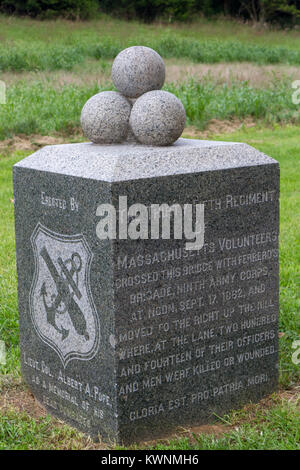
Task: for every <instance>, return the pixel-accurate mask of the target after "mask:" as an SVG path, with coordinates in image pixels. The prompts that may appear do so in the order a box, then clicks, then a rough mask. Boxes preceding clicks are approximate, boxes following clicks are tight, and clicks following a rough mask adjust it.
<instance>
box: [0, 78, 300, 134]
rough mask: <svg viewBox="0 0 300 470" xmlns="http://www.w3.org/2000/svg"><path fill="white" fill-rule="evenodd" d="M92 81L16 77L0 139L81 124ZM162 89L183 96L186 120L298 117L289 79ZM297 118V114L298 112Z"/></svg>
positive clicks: (2, 112)
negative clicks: (55, 82) (262, 85)
mask: <svg viewBox="0 0 300 470" xmlns="http://www.w3.org/2000/svg"><path fill="white" fill-rule="evenodd" d="M107 89H111V87H110V86H107V87H103V88H101V89H99V88H98V86H97V85H93V86H89V87H86V86H79V85H67V86H64V87H62V88H60V89H57V88H55V87H53V86H51V84H50V82H49V84H48V83H47V82H44V81H43V82H34V83H32V84H30V83H24V82H18V83H17V84H16V85H13V86H11V87H9V88H8V90H7V104H5V105H1V106H0V139H5V138H8V137H12V136H13V135H14V134H28V135H29V134H34V133H39V134H49V133H51V132H53V131H58V132H64V133H66V132H67V133H68V132H70V131H72V129H74V128H77V127H79V118H80V112H81V109H82V107H83V105H84V103H85V102H86V101H87V100H88V99H89V98H90V97H91V96H92V95H94V94H96V93H98V92H99V91H101V90H107ZM164 89H166V90H168V91H170V92H172V93H174V94H175V95H177V96H178V97H179V98H180V99H181V101H182V102H183V104H184V106H185V109H186V114H187V125H195V126H197V127H199V128H203V127H205V125H206V123H207V122H208V121H209V120H211V119H213V118H214V119H230V118H232V117H237V118H240V119H243V118H245V117H247V116H252V117H253V118H255V119H266V120H267V121H269V122H276V121H289V120H293V121H295V113H296V110H297V107H296V106H295V105H294V104H293V103H292V99H291V91H292V90H291V88H290V83H289V82H284V81H282V82H274V83H273V84H272V85H271V86H270V87H269V88H266V89H258V88H254V87H251V86H250V85H249V83H248V82H233V83H232V84H231V85H230V86H229V85H227V84H223V85H220V84H216V83H215V82H213V80H212V79H211V77H210V76H208V77H206V79H202V80H201V82H197V81H195V80H189V81H187V82H185V83H183V84H179V85H175V84H168V85H165V87H164ZM297 119H299V118H297Z"/></svg>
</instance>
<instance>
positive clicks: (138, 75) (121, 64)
mask: <svg viewBox="0 0 300 470" xmlns="http://www.w3.org/2000/svg"><path fill="white" fill-rule="evenodd" d="M112 80H113V83H114V85H115V87H116V88H117V89H118V90H119V91H120V92H121V93H122V94H123V95H125V96H127V97H129V98H137V97H138V96H140V95H142V94H143V93H146V92H147V91H150V90H159V89H160V88H161V87H162V86H163V84H164V81H165V64H164V62H163V60H162V58H161V57H160V55H159V54H158V53H157V52H156V51H154V50H153V49H150V48H149V47H145V46H133V47H128V48H127V49H124V50H123V51H121V52H120V53H119V54H118V55H117V57H116V58H115V60H114V62H113V65H112Z"/></svg>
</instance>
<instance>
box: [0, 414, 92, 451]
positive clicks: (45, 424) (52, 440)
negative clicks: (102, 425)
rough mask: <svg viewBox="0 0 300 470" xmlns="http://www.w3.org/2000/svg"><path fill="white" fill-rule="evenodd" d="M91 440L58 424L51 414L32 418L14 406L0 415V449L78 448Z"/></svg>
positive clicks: (89, 444)
mask: <svg viewBox="0 0 300 470" xmlns="http://www.w3.org/2000/svg"><path fill="white" fill-rule="evenodd" d="M91 445H92V443H91V440H90V439H89V438H88V437H86V436H83V435H82V434H81V433H80V432H78V431H77V430H75V429H73V428H70V427H69V426H61V425H60V426H58V425H57V422H56V421H55V420H53V419H52V418H51V417H50V416H46V417H44V418H42V417H41V418H39V419H34V418H31V417H30V416H28V415H27V414H26V413H17V412H16V411H14V410H10V411H8V412H6V414H5V415H2V416H1V415H0V450H54V449H64V450H69V449H72V450H77V449H84V448H88V447H91Z"/></svg>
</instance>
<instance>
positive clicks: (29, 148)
mask: <svg viewBox="0 0 300 470" xmlns="http://www.w3.org/2000/svg"><path fill="white" fill-rule="evenodd" d="M82 140H83V135H82V133H80V130H78V134H77V133H76V134H73V135H70V136H64V135H59V134H57V135H51V136H47V135H23V134H20V135H15V136H14V137H12V138H11V139H5V140H1V141H0V153H4V154H7V153H12V152H16V151H24V152H33V151H36V150H38V149H40V148H42V147H44V146H45V145H57V144H66V143H70V142H76V141H78V142H80V141H82Z"/></svg>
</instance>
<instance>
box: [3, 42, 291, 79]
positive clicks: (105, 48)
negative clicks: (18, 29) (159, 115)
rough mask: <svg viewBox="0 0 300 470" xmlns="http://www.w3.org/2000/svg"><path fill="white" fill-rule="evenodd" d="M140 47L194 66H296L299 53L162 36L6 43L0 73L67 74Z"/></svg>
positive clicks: (285, 48) (275, 48)
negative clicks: (90, 61) (60, 71)
mask: <svg viewBox="0 0 300 470" xmlns="http://www.w3.org/2000/svg"><path fill="white" fill-rule="evenodd" d="M135 45H144V46H148V47H151V48H153V49H155V50H156V51H157V52H158V53H159V54H160V55H161V56H162V57H163V58H165V59H167V58H174V57H175V58H186V59H189V60H191V61H192V62H196V63H209V64H212V63H218V62H254V63H257V64H280V63H281V64H290V65H300V51H299V50H293V49H289V48H287V47H281V46H276V47H271V46H263V45H262V46H261V45H249V44H244V43H242V42H240V41H237V40H236V41H223V40H222V41H221V40H219V39H211V40H206V41H198V40H194V39H186V38H178V37H176V36H175V37H174V36H172V35H166V36H165V37H162V38H161V39H151V40H150V39H149V40H145V39H143V38H136V39H132V40H126V41H122V42H121V41H118V40H111V39H108V38H104V39H103V38H100V39H99V40H98V41H97V42H87V40H85V39H83V41H79V42H75V43H73V44H72V45H68V44H60V43H53V44H51V45H49V44H45V43H43V42H32V43H30V45H28V44H27V43H26V42H25V41H19V42H14V43H9V44H7V45H6V47H4V48H2V50H0V72H1V71H2V72H4V71H17V72H20V71H28V70H35V71H36V70H58V69H64V70H71V69H72V68H73V67H74V66H75V65H76V64H82V63H83V61H84V59H86V58H89V57H92V58H94V59H113V58H114V57H115V56H116V55H117V54H118V53H119V52H120V51H121V50H122V49H124V48H125V47H129V46H135Z"/></svg>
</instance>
